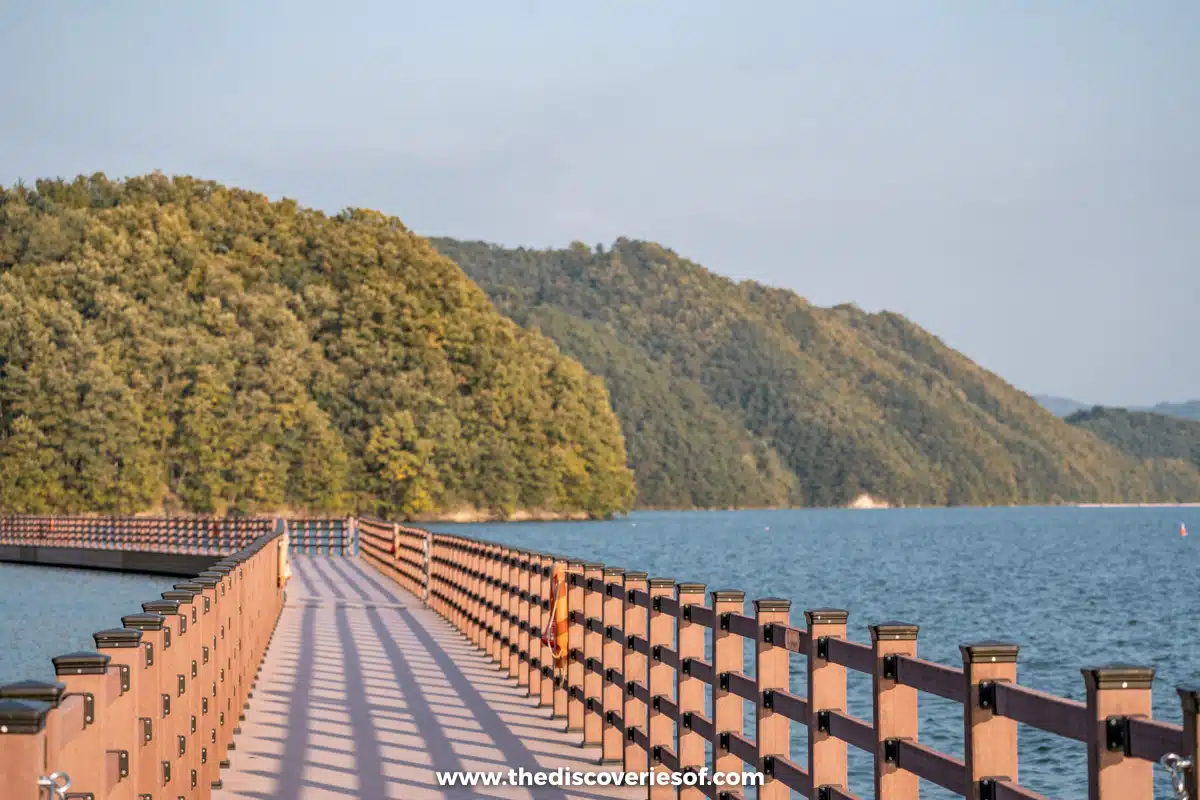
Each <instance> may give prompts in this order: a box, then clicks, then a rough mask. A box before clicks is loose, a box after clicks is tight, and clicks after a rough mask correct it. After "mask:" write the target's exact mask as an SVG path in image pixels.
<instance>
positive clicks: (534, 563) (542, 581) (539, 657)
mask: <svg viewBox="0 0 1200 800" xmlns="http://www.w3.org/2000/svg"><path fill="white" fill-rule="evenodd" d="M548 562H549V559H547V557H546V556H544V555H542V554H541V553H531V554H530V555H529V616H528V617H527V618H526V620H525V622H526V623H527V624H528V625H529V633H528V636H527V638H526V641H528V642H529V662H528V669H529V689H528V691H527V692H526V696H528V697H536V698H538V700H539V705H540V701H541V697H542V668H543V667H544V666H545V665H546V652H545V648H544V647H543V646H542V631H543V630H544V629H545V627H546V617H545V610H544V607H543V605H542V603H544V602H546V601H547V598H548V596H549V595H548V594H547V592H546V587H547V586H549V585H550V582H549V581H548V580H546V577H545V573H546V572H547V568H546V564H547V563H548Z"/></svg>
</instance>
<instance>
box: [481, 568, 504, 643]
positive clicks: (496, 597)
mask: <svg viewBox="0 0 1200 800" xmlns="http://www.w3.org/2000/svg"><path fill="white" fill-rule="evenodd" d="M500 558H501V550H500V547H499V546H498V545H493V544H488V545H484V553H483V571H484V574H485V575H486V576H487V602H488V613H487V619H488V632H487V636H486V637H484V638H485V641H486V642H487V647H486V650H487V654H488V656H489V657H490V658H491V659H492V661H495V662H496V663H500V630H501V627H500V602H501V600H502V598H503V595H502V593H501V591H500V576H501V564H500Z"/></svg>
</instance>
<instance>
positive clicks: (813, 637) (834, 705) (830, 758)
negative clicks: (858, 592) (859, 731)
mask: <svg viewBox="0 0 1200 800" xmlns="http://www.w3.org/2000/svg"><path fill="white" fill-rule="evenodd" d="M848 618H849V614H848V613H847V612H846V611H845V610H844V609H840V608H813V609H809V610H808V611H805V612H804V620H805V622H806V623H807V625H808V652H807V654H806V655H807V656H808V658H807V660H808V712H809V716H808V771H809V775H810V776H812V785H813V789H814V792H815V791H816V790H817V789H819V788H820V787H822V786H841V787H843V788H844V787H845V786H846V781H847V778H846V772H847V770H846V743H845V742H843V741H842V740H841V739H838V738H837V737H834V736H830V735H829V732H828V731H822V730H821V729H820V725H819V724H818V714H819V713H820V712H821V711H840V712H842V713H845V711H846V668H845V667H843V666H842V665H841V664H834V663H833V662H832V661H829V660H828V659H826V658H825V657H824V656H823V655H822V653H823V652H824V650H823V647H822V644H821V640H822V639H824V640H829V639H845V638H846V620H847V619H848Z"/></svg>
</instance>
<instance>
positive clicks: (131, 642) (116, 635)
mask: <svg viewBox="0 0 1200 800" xmlns="http://www.w3.org/2000/svg"><path fill="white" fill-rule="evenodd" d="M92 638H93V639H95V640H96V649H97V650H108V649H110V648H114V647H137V646H138V645H140V644H141V643H142V632H141V631H139V630H137V629H136V628H110V629H109V630H106V631H96V632H95V633H93V634H92Z"/></svg>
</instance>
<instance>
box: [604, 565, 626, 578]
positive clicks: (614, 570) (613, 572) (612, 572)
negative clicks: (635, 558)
mask: <svg viewBox="0 0 1200 800" xmlns="http://www.w3.org/2000/svg"><path fill="white" fill-rule="evenodd" d="M604 574H605V575H609V576H612V577H614V578H615V577H616V576H617V575H624V574H625V570H624V569H623V568H622V567H605V568H604Z"/></svg>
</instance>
